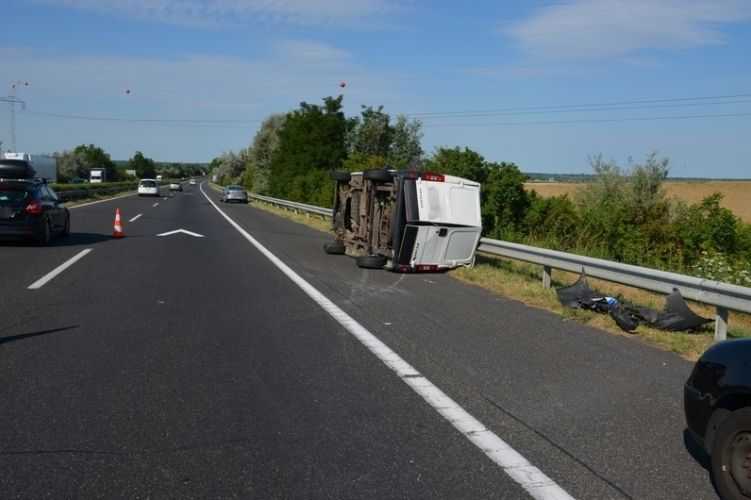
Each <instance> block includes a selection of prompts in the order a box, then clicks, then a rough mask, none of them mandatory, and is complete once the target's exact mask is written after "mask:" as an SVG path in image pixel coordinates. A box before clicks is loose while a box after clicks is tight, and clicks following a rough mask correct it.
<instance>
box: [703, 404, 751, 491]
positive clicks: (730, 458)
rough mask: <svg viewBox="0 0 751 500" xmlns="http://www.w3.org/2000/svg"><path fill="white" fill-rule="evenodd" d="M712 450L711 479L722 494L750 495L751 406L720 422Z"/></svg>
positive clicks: (731, 414)
mask: <svg viewBox="0 0 751 500" xmlns="http://www.w3.org/2000/svg"><path fill="white" fill-rule="evenodd" d="M711 454H712V458H711V460H712V479H713V480H714V483H715V487H716V488H717V492H718V493H719V494H720V498H723V499H726V500H741V499H744V498H749V495H751V479H749V478H748V465H749V464H751V460H749V459H748V456H749V454H751V408H742V409H740V410H736V411H734V412H732V413H730V414H729V415H728V416H727V418H725V420H723V421H722V423H720V425H719V427H718V429H717V434H716V435H715V438H714V443H713V445H712V450H711ZM744 465H745V467H744ZM744 476H745V477H744ZM739 481H740V482H739ZM744 492H745V494H744Z"/></svg>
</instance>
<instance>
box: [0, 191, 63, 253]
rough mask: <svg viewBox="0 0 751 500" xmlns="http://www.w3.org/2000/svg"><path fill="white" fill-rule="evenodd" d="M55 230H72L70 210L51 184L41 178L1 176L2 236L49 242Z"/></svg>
mask: <svg viewBox="0 0 751 500" xmlns="http://www.w3.org/2000/svg"><path fill="white" fill-rule="evenodd" d="M55 234H60V235H63V236H67V235H68V234H70V212H69V211H68V209H67V208H65V207H64V206H63V205H62V204H61V202H60V200H59V199H58V197H57V194H55V192H54V191H53V190H52V188H51V187H50V186H48V185H47V183H46V182H44V181H43V180H39V179H10V180H9V179H0V238H4V239H5V238H14V239H17V238H20V239H32V240H34V241H36V242H37V243H39V244H41V245H46V244H48V243H49V242H50V240H51V239H52V236H53V235H55Z"/></svg>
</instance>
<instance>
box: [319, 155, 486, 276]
mask: <svg viewBox="0 0 751 500" xmlns="http://www.w3.org/2000/svg"><path fill="white" fill-rule="evenodd" d="M332 177H333V178H334V179H335V180H336V181H337V187H336V199H335V200H334V213H333V215H334V223H333V225H334V232H335V234H336V239H335V241H334V242H332V243H328V244H326V245H325V246H324V250H325V251H326V253H329V254H346V255H349V256H350V257H354V258H355V259H356V263H357V265H358V266H359V267H363V268H370V269H389V270H391V271H396V272H435V271H445V270H447V269H451V268H454V267H458V266H471V265H472V264H473V263H474V258H475V250H476V248H477V243H478V241H479V240H480V234H481V233H482V215H481V212H480V184H478V183H477V182H474V181H471V180H468V179H462V178H461V177H455V176H451V175H444V174H438V173H429V172H417V171H396V170H380V169H379V170H366V171H365V172H352V173H350V172H333V174H332Z"/></svg>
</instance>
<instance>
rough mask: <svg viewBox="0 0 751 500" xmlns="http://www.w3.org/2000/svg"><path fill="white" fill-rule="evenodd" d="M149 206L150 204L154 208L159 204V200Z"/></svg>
mask: <svg viewBox="0 0 751 500" xmlns="http://www.w3.org/2000/svg"><path fill="white" fill-rule="evenodd" d="M151 206H152V207H154V208H156V207H158V206H159V202H158V201H157V202H156V203H154V204H153V205H151Z"/></svg>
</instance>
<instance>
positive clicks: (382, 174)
mask: <svg viewBox="0 0 751 500" xmlns="http://www.w3.org/2000/svg"><path fill="white" fill-rule="evenodd" d="M362 176H363V178H365V179H368V180H369V181H373V182H391V181H393V180H394V176H393V175H392V174H391V172H389V171H388V170H386V169H384V168H378V169H374V170H366V171H365V172H363V174H362Z"/></svg>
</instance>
